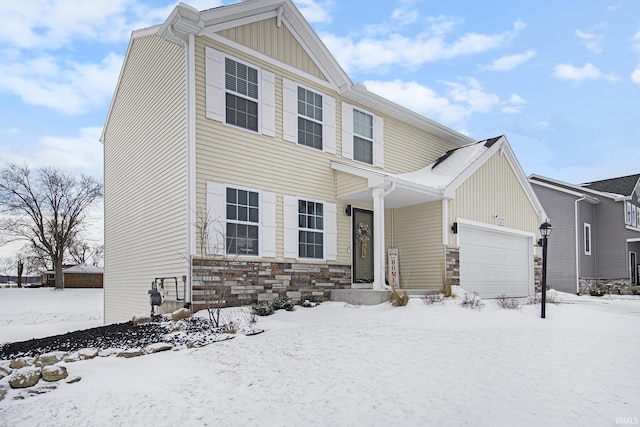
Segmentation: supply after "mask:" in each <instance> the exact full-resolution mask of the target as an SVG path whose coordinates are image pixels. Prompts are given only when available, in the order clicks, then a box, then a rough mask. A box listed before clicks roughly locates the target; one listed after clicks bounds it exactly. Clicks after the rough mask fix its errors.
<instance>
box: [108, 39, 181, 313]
mask: <svg viewBox="0 0 640 427" xmlns="http://www.w3.org/2000/svg"><path fill="white" fill-rule="evenodd" d="M185 99H186V98H185V56H184V48H183V47H181V46H178V45H175V44H172V43H168V42H166V41H164V40H162V39H161V38H159V37H156V36H148V37H141V38H134V39H132V41H131V44H130V46H129V52H128V55H127V61H126V63H125V64H124V65H123V71H122V74H121V80H120V85H119V87H118V91H117V92H116V93H115V94H114V101H113V105H112V109H111V113H110V116H109V119H108V122H107V124H106V126H105V132H104V140H103V143H104V163H105V169H104V189H105V198H104V209H105V260H104V262H105V273H104V274H105V276H104V283H105V286H104V305H105V312H104V319H105V323H113V322H119V321H126V320H130V319H131V317H132V316H133V315H135V314H138V313H148V312H149V310H150V305H149V296H148V294H147V290H148V289H150V285H151V282H152V281H153V280H154V278H156V277H169V276H176V277H178V278H180V277H181V276H182V275H184V274H186V267H187V261H186V259H185V257H184V255H182V256H181V255H180V254H181V253H182V254H184V253H185V252H186V238H187V226H186V128H185V113H186V110H185ZM178 280H180V279H178Z"/></svg>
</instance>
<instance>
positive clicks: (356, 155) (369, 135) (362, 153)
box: [353, 109, 373, 165]
mask: <svg viewBox="0 0 640 427" xmlns="http://www.w3.org/2000/svg"><path fill="white" fill-rule="evenodd" d="M353 159H354V160H357V161H359V162H363V163H367V164H370V165H372V164H373V116H372V115H371V114H367V113H365V112H362V111H360V110H357V109H354V110H353Z"/></svg>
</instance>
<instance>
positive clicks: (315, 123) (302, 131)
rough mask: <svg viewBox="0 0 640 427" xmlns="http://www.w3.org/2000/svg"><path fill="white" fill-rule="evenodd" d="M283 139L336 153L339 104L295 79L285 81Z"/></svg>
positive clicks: (283, 89) (283, 82)
mask: <svg viewBox="0 0 640 427" xmlns="http://www.w3.org/2000/svg"><path fill="white" fill-rule="evenodd" d="M282 110H283V111H282V138H283V139H284V140H285V141H291V142H294V143H296V144H299V145H304V146H306V147H311V148H315V149H316V150H320V151H326V152H327V153H331V154H335V152H336V101H335V99H334V98H332V97H330V96H328V95H326V94H324V93H320V92H318V91H317V90H314V89H312V88H309V87H306V86H303V85H301V84H299V83H297V82H294V81H293V80H289V79H282Z"/></svg>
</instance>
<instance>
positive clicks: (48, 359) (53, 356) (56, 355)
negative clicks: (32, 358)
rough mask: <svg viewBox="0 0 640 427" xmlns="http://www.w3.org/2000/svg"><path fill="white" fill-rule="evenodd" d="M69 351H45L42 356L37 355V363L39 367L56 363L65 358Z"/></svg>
mask: <svg viewBox="0 0 640 427" xmlns="http://www.w3.org/2000/svg"><path fill="white" fill-rule="evenodd" d="M67 355H68V353H65V352H64V351H52V352H51V353H44V354H41V355H40V356H38V357H36V362H35V365H36V367H38V368H42V367H43V366H49V365H55V364H56V363H58V362H59V361H61V360H62V359H64V358H65V356H67Z"/></svg>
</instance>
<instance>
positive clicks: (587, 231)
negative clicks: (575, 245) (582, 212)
mask: <svg viewBox="0 0 640 427" xmlns="http://www.w3.org/2000/svg"><path fill="white" fill-rule="evenodd" d="M584 254H585V255H591V224H588V223H586V222H585V223H584Z"/></svg>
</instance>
